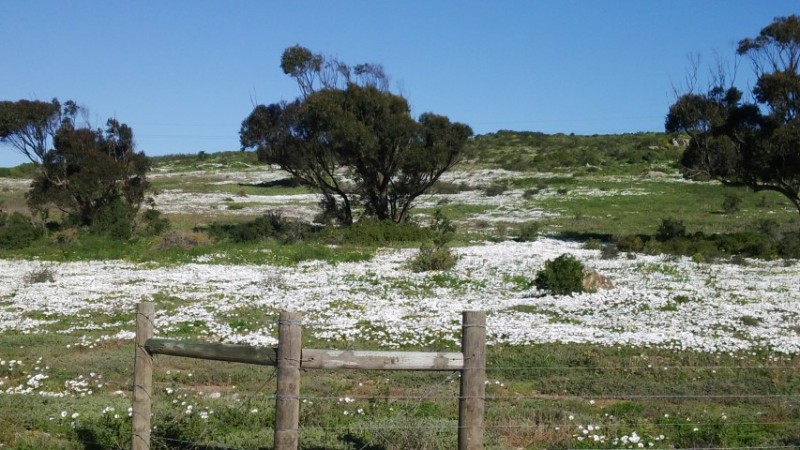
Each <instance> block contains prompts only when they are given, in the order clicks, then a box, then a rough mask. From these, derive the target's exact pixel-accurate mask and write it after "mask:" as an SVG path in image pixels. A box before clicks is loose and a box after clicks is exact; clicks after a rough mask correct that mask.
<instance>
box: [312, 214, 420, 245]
mask: <svg viewBox="0 0 800 450" xmlns="http://www.w3.org/2000/svg"><path fill="white" fill-rule="evenodd" d="M326 233H327V235H328V239H329V240H334V241H336V242H337V243H340V244H344V245H356V246H384V245H388V244H394V243H404V242H425V241H428V240H430V239H432V238H433V230H432V229H431V228H425V227H421V226H419V225H417V224H415V223H411V222H405V223H395V222H393V221H391V220H375V219H367V220H362V221H359V222H357V223H354V224H353V225H351V226H349V227H341V228H335V227H330V228H329V231H326Z"/></svg>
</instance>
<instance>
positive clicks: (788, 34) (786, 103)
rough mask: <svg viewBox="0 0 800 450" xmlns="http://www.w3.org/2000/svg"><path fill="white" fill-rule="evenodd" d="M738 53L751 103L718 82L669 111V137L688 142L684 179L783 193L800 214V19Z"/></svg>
mask: <svg viewBox="0 0 800 450" xmlns="http://www.w3.org/2000/svg"><path fill="white" fill-rule="evenodd" d="M737 53H738V54H739V55H741V56H746V57H749V59H750V61H751V62H752V65H753V70H754V72H755V75H756V83H755V86H754V87H753V89H752V97H753V101H746V100H745V99H744V95H743V93H742V92H741V91H740V90H739V89H737V88H736V87H735V86H733V85H731V84H727V83H725V82H724V81H725V78H724V77H717V79H716V80H715V83H712V85H711V87H710V88H709V89H708V91H707V92H705V93H697V92H688V93H685V94H683V95H681V96H680V97H679V98H678V99H677V101H676V102H675V103H674V104H673V105H672V106H670V109H669V113H668V115H667V119H666V130H667V131H668V132H681V133H686V134H688V135H689V137H690V142H689V146H688V147H687V149H686V151H685V152H684V155H683V158H682V161H681V162H682V165H683V167H684V170H685V173H686V175H688V176H705V177H708V178H713V179H717V180H720V181H722V182H723V183H726V184H729V185H739V186H748V187H750V188H751V189H753V190H754V191H774V192H778V193H780V194H782V195H783V196H785V197H786V198H788V199H789V200H790V201H791V202H792V203H793V204H794V205H795V207H796V208H797V209H798V212H800V117H799V116H798V113H800V18H799V17H798V16H795V15H792V16H789V17H780V18H777V19H775V21H774V22H773V23H771V24H770V25H768V26H767V27H765V28H764V29H762V30H761V32H760V33H759V35H758V36H756V37H755V38H747V39H743V40H741V41H740V42H739V45H738V49H737Z"/></svg>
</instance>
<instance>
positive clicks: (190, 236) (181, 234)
mask: <svg viewBox="0 0 800 450" xmlns="http://www.w3.org/2000/svg"><path fill="white" fill-rule="evenodd" d="M210 242H211V239H210V238H209V237H208V235H207V234H205V233H200V232H197V231H171V232H168V233H166V234H164V235H163V236H161V242H160V243H159V248H161V249H162V250H166V249H170V248H179V249H183V250H189V249H193V248H195V247H200V246H202V245H207V244H209V243H210Z"/></svg>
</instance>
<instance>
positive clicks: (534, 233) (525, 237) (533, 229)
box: [516, 222, 541, 242]
mask: <svg viewBox="0 0 800 450" xmlns="http://www.w3.org/2000/svg"><path fill="white" fill-rule="evenodd" d="M540 228H541V226H540V225H539V222H525V223H523V224H522V225H520V227H519V236H518V237H517V239H516V240H517V242H533V241H535V240H536V239H538V238H539V229H540Z"/></svg>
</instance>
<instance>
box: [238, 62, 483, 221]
mask: <svg viewBox="0 0 800 450" xmlns="http://www.w3.org/2000/svg"><path fill="white" fill-rule="evenodd" d="M281 68H282V69H283V71H284V73H286V74H287V75H289V76H291V77H292V78H294V79H295V80H296V82H297V84H298V86H299V88H300V91H301V96H300V97H299V98H297V99H296V100H294V101H292V102H279V103H273V104H270V105H258V106H256V107H255V108H254V109H253V111H252V112H251V113H250V115H249V116H248V117H247V118H246V119H245V120H244V121H243V122H242V127H241V131H240V139H241V144H242V148H243V149H255V150H256V151H257V153H258V157H259V160H260V161H262V162H265V163H268V164H275V165H277V166H279V167H280V168H281V169H283V170H285V171H287V172H288V173H290V174H291V175H292V176H294V177H295V178H296V179H297V180H298V181H299V182H300V183H302V184H304V185H306V186H309V187H312V188H314V189H316V190H318V191H320V192H321V193H322V195H323V200H322V205H321V206H322V207H323V211H324V212H325V214H326V215H327V216H328V217H329V218H331V219H335V220H337V221H339V222H341V223H343V224H350V223H352V222H353V219H354V213H353V211H354V208H355V207H357V206H360V207H361V211H363V212H364V214H366V215H368V216H372V217H375V218H377V219H380V220H393V221H395V222H402V221H405V220H407V219H408V217H409V213H410V209H411V207H412V203H413V201H414V200H415V199H417V198H418V197H419V196H420V195H422V194H423V193H424V192H425V191H427V190H428V189H429V188H430V187H431V186H432V185H433V183H435V182H436V181H437V180H438V179H439V177H440V176H441V175H442V174H443V173H444V172H445V171H447V170H448V169H450V168H451V167H453V165H454V164H456V163H457V162H458V160H459V158H460V156H461V155H462V154H463V152H464V149H465V148H466V145H467V142H468V140H469V138H470V137H471V136H472V129H471V128H470V127H469V126H467V125H464V124H461V123H454V122H451V121H450V120H449V119H448V118H447V117H446V116H441V115H436V114H432V113H425V114H422V115H421V116H420V117H419V118H418V119H414V118H413V117H412V116H411V110H410V107H409V105H408V102H407V101H406V99H405V98H403V97H402V96H400V95H396V94H393V93H391V92H389V89H388V85H389V82H388V81H389V80H388V77H387V76H386V74H385V72H384V70H383V68H382V67H381V66H380V65H376V64H359V65H356V66H353V67H351V66H349V65H347V64H344V63H342V62H340V61H338V60H335V59H326V58H325V57H323V56H321V55H318V54H314V53H312V52H311V51H309V50H308V49H306V48H303V47H299V46H295V47H290V48H287V49H286V50H285V51H284V53H283V57H282V59H281Z"/></svg>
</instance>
